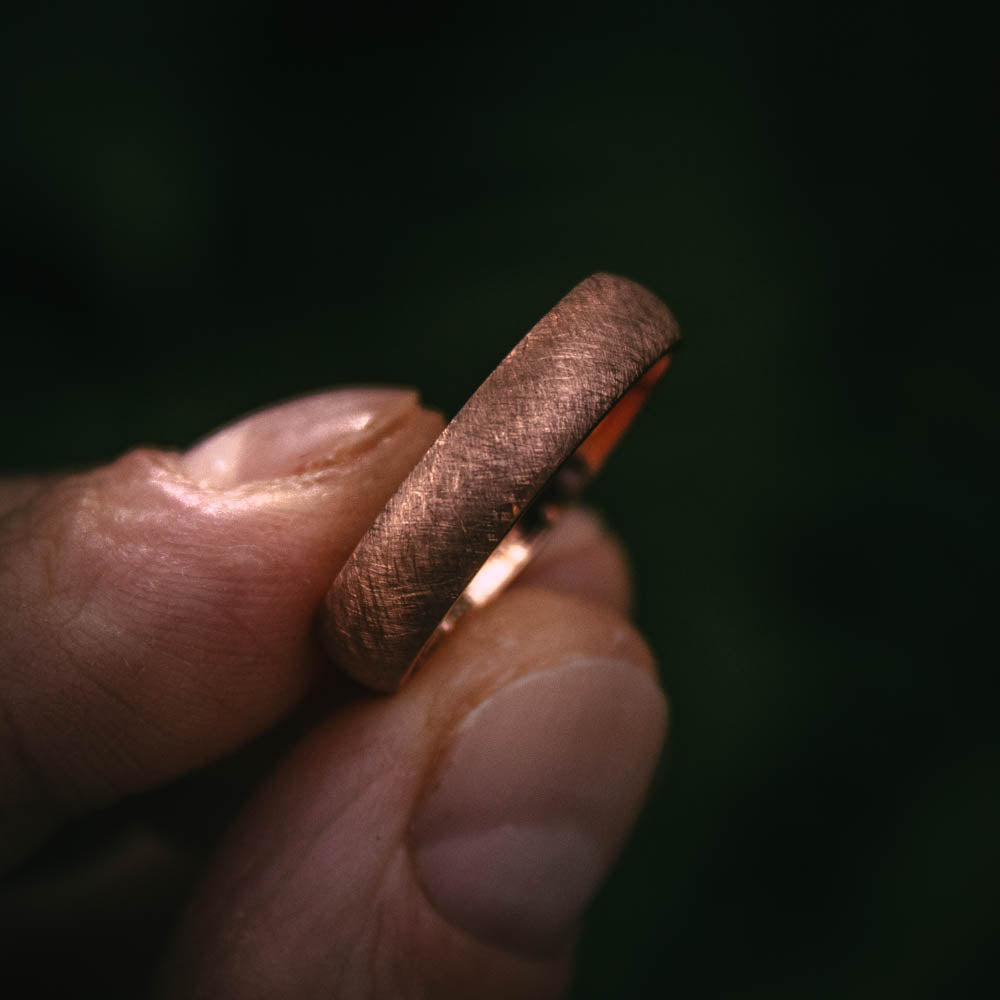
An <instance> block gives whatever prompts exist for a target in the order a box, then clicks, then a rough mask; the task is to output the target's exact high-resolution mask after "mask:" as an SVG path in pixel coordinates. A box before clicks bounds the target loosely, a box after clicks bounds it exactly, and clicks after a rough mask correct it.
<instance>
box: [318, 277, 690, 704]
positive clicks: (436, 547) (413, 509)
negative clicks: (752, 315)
mask: <svg viewBox="0 0 1000 1000" xmlns="http://www.w3.org/2000/svg"><path fill="white" fill-rule="evenodd" d="M677 338H678V331H677V324H676V322H675V320H674V318H673V316H672V315H671V313H670V310H669V309H667V307H666V306H665V305H664V304H663V303H662V302H660V300H659V299H657V298H656V296H654V295H653V294H652V293H651V292H649V291H647V290H646V289H644V288H642V287H641V286H639V285H636V284H635V283H634V282H631V281H628V280H626V279H624V278H620V277H616V276H614V275H607V274H596V275H593V276H592V277H590V278H587V279H586V280H585V281H583V282H581V283H580V284H579V285H577V286H576V287H575V288H574V289H573V290H572V291H571V292H570V293H569V294H568V295H567V296H566V297H565V298H564V299H562V300H561V301H560V302H559V303H558V304H557V305H556V306H555V308H553V309H552V310H551V311H550V312H549V313H547V314H546V315H545V316H544V317H543V318H542V319H541V320H540V321H539V322H538V323H537V324H536V325H535V327H534V328H533V329H532V330H531V331H530V332H529V333H528V334H527V335H526V336H525V337H524V338H523V339H522V340H521V342H520V343H519V344H518V345H517V346H516V347H515V348H514V349H513V350H512V351H511V352H510V354H508V355H507V357H506V358H504V360H503V361H502V362H501V363H500V365H499V366H498V367H497V368H496V369H495V370H494V371H493V373H492V374H491V375H490V376H489V378H487V380H486V381H485V382H484V383H483V384H482V386H480V388H479V389H478V390H477V391H476V392H475V394H474V395H473V396H472V398H471V399H469V401H468V402H467V403H466V404H465V406H463V407H462V409H461V410H460V411H459V412H458V414H457V415H456V416H455V418H454V419H453V420H452V421H451V423H450V424H449V425H448V426H447V427H446V428H445V429H444V431H442V433H441V435H440V436H439V437H438V439H437V440H436V441H435V442H434V444H433V445H432V446H431V447H430V448H429V449H428V451H427V453H426V454H425V455H424V457H423V458H422V459H421V460H420V462H419V463H418V464H417V465H416V467H415V468H414V469H413V471H412V472H411V473H410V475H409V476H408V477H407V478H406V480H405V481H404V482H403V484H402V485H401V486H400V488H399V489H398V490H397V492H396V493H395V495H394V496H393V497H392V499H390V501H389V503H388V504H387V505H386V507H385V508H384V510H383V511H382V512H381V514H379V516H378V518H377V519H376V520H375V522H374V524H373V525H372V526H371V528H370V529H369V530H368V532H367V533H366V534H365V536H364V537H363V538H362V540H361V542H360V543H359V544H358V546H357V548H356V549H355V550H354V552H353V553H352V555H351V557H350V558H349V559H348V561H347V563H346V564H345V566H344V568H343V570H342V571H341V572H340V574H339V575H338V577H337V579H336V580H335V581H334V584H333V587H332V588H331V590H330V593H329V596H328V599H327V605H328V610H329V616H328V619H327V626H326V635H325V638H326V642H327V646H328V648H329V651H330V652H331V654H332V655H333V657H334V658H335V660H336V662H337V663H338V664H339V665H340V666H341V667H343V668H344V669H345V670H346V671H348V672H349V673H350V674H352V675H353V676H354V677H356V678H357V679H358V680H360V681H362V682H364V683H365V684H368V685H370V686H372V687H375V688H378V689H380V690H385V691H392V690H395V689H396V688H397V687H398V686H399V683H400V681H401V680H402V678H403V677H404V676H405V674H406V671H407V670H408V668H409V666H410V664H411V663H412V662H413V660H414V658H415V657H416V655H417V653H418V652H419V651H420V649H421V647H422V646H423V644H424V642H425V641H426V640H427V638H428V637H429V636H430V634H431V633H432V632H433V631H434V629H435V628H436V626H437V625H438V623H439V622H440V621H441V619H442V618H443V617H444V616H445V614H446V613H447V611H448V609H449V608H450V607H451V606H452V604H453V603H454V602H455V600H456V599H457V598H458V596H459V595H460V594H461V592H462V591H463V590H464V588H465V586H466V584H467V583H468V582H469V580H471V579H472V577H473V576H474V575H475V573H476V571H477V570H478V569H479V567H480V566H482V564H483V562H484V561H485V560H486V558H487V557H488V556H489V555H490V553H491V552H492V551H493V550H494V549H495V548H496V546H497V544H498V542H499V541H500V540H501V539H502V538H503V536H504V535H506V534H507V532H508V531H509V530H510V528H511V526H512V525H513V524H514V522H515V521H516V519H517V517H518V516H519V515H520V514H521V513H522V512H523V511H524V509H525V508H526V507H527V506H529V505H530V503H531V502H532V500H533V499H534V498H535V496H536V495H537V494H538V492H539V490H540V489H541V488H542V487H543V486H544V485H545V483H546V482H547V481H548V480H549V479H550V478H551V477H552V476H553V475H554V473H555V472H556V471H557V470H558V468H559V467H560V466H561V465H562V464H563V463H564V462H565V461H566V459H567V458H568V457H569V456H570V455H571V454H572V453H573V452H574V451H575V450H576V448H577V447H578V446H579V445H580V443H581V442H582V441H583V440H584V439H585V438H586V437H587V435H588V434H589V433H590V432H591V431H592V430H593V428H594V427H595V426H596V424H597V423H598V422H599V421H600V420H601V418H602V417H604V416H605V415H606V414H607V412H608V411H609V410H610V409H611V408H612V407H613V406H614V405H615V403H617V402H618V400H619V399H621V397H622V396H623V395H625V393H626V392H627V391H628V390H629V389H630V388H631V386H632V385H633V384H634V383H635V382H636V381H637V380H638V379H639V378H640V377H641V376H642V375H643V373H644V372H646V371H647V370H648V369H649V368H650V366H651V365H652V364H654V363H655V362H656V361H657V360H658V359H659V358H661V357H662V356H663V354H664V353H665V352H666V351H667V350H669V348H670V347H671V345H672V344H673V343H674V342H675V341H676V340H677Z"/></svg>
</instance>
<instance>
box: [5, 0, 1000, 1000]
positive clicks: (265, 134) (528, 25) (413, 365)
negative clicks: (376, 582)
mask: <svg viewBox="0 0 1000 1000" xmlns="http://www.w3.org/2000/svg"><path fill="white" fill-rule="evenodd" d="M3 17H4V21H5V27H4V29H3V33H2V41H0V79H2V83H3V93H4V100H3V102H2V107H0V123H2V131H0V142H2V146H0V152H2V157H0V218H2V226H0V240H2V245H3V249H2V267H0V295H2V304H0V328H2V330H3V356H4V361H3V363H2V371H3V375H4V377H3V393H2V399H0V407H2V413H0V416H2V420H3V426H4V427H5V429H6V430H5V433H4V435H3V441H4V444H3V458H2V461H3V463H4V465H5V467H6V469H7V470H12V471H17V470H23V469H29V468H32V469H34V468H59V467H65V466H73V465H80V464H87V463H94V462H101V461H104V460H106V459H109V458H110V457H112V456H114V455H115V454H116V453H118V452H120V451H122V450H124V449H126V448H127V447H129V446H131V445H133V444H135V443H139V442H147V443H158V444H167V445H176V446H184V445H186V444H187V443H189V442H191V441H192V440H193V439H195V438H196V437H198V436H200V435H202V434H203V433H205V432H206V431H208V430H209V429H211V428H212V427H213V426H214V425H217V424H219V423H221V422H224V421H226V420H229V419H230V418H232V417H233V416H235V415H237V414H238V413H240V412H241V411H244V410H247V409H250V408H253V407H256V406H259V405H262V404H264V403H266V402H269V401H271V400H274V399H278V398H281V397H284V396H289V395H292V394H296V393H300V392H303V391H306V390H310V389H316V388H321V387H324V386H327V385H331V384H335V383H341V382H356V381H360V382H402V383H408V384H415V385H417V386H419V387H420V388H421V389H422V391H423V394H424V396H425V398H426V399H427V400H429V401H430V402H431V403H432V404H434V405H437V406H438V407H441V408H443V409H444V410H446V411H448V412H453V411H454V410H455V409H457V408H458V406H460V405H461V403H462V402H463V401H464V399H465V398H466V396H467V395H468V394H469V393H470V392H471V391H472V390H473V389H474V388H475V387H476V386H477V385H478V384H479V382H480V381H481V380H482V378H483V377H484V376H485V375H486V374H487V373H488V371H489V370H490V369H491V368H492V367H493V366H494V364H495V363H496V362H497V361H498V360H499V358H500V357H501V356H502V355H503V354H504V353H505V352H506V351H507V350H508V349H509V348H510V347H511V346H512V345H513V343H514V342H515V341H516V340H517V338H518V337H519V336H520V335H521V334H522V333H523V332H525V331H526V330H527V328H528V327H529V326H530V325H531V324H532V323H533V322H534V320H536V319H537V318H538V317H539V316H540V315H541V314H542V313H543V312H544V311H545V310H546V309H548V307H549V306H551V305H552V304H553V303H554V302H555V301H556V299H557V298H559V297H560V296H561V295H562V294H563V293H564V292H565V291H567V290H568V289H569V288H570V287H571V286H572V285H573V284H575V283H576V282H577V281H578V280H580V279H581V278H583V277H584V276H586V275H587V274H589V273H591V272H593V271H595V270H598V269H606V270H612V271H616V272H619V273H622V274H626V275H628V276H630V277H633V278H635V279H637V280H639V281H640V282H643V283H645V284H647V285H648V286H649V287H651V288H652V289H654V290H655V291H656V292H657V293H659V294H660V295H661V296H662V297H663V298H664V299H665V300H666V301H667V302H668V303H669V304H670V305H671V307H672V308H673V310H674V311H675V313H676V314H677V316H678V318H679V319H680V322H681V324H682V327H683V328H684V331H685V334H686V343H685V346H684V349H683V351H682V352H681V353H680V354H679V356H678V359H677V362H676V364H675V365H674V366H673V368H672V369H671V371H670V373H669V375H668V376H667V378H666V379H665V380H664V382H663V383H662V388H661V389H660V390H659V392H658V394H657V396H656V397H655V399H654V400H653V401H652V402H651V404H650V406H649V407H648V409H647V411H646V412H645V413H644V414H643V415H642V417H641V418H640V420H639V422H638V423H637V425H636V427H635V430H634V432H633V433H632V434H631V435H630V436H629V437H628V439H627V440H626V441H625V442H624V443H623V445H622V447H621V449H620V451H619V452H618V453H617V454H616V455H615V456H614V457H613V459H612V461H611V463H610V466H609V468H608V469H607V470H606V473H605V474H604V475H603V477H602V478H601V479H600V480H599V481H598V482H597V483H595V484H594V487H593V489H592V490H591V493H590V499H591V500H592V501H593V502H594V503H596V504H597V505H598V506H599V507H601V508H602V509H603V510H604V511H605V512H606V514H607V517H608V519H609V520H610V522H611V523H612V525H613V526H614V527H615V528H616V530H617V531H618V532H619V533H620V534H621V535H622V536H624V538H625V539H626V541H627V543H628V545H629V547H630V549H631V551H632V553H633V556H634V562H635V570H636V574H637V577H638V580H639V582H640V591H639V595H640V596H639V605H638V617H639V621H640V624H641V625H642V627H643V628H644V629H645V630H646V632H647V633H648V634H649V636H650V637H651V640H652V642H653V645H654V647H655V648H656V650H657V651H658V654H659V656H660V658H661V661H662V669H663V676H664V680H665V683H666V685H667V687H668V689H669V691H670V694H671V700H672V706H673V730H672V736H671V741H670V745H669V750H668V754H667V758H666V760H665V762H664V766H663V768H662V769H661V774H660V776H659V778H658V781H657V786H656V789H655V791H654V794H653V796H652V798H651V800H650V802H649V805H648V808H647V810H646V812H645V814H644V817H643V820H642V822H641V824H640V827H639V829H638V831H637V833H636V836H635V837H634V839H633V841H632V842H631V845H630V847H629V849H628V852H627V853H626V855H625V857H624V859H623V861H622V863H621V865H620V866H619V868H618V869H617V871H616V873H615V875H614V877H613V878H612V880H611V882H610V884H609V885H608V886H607V888H606V889H605V890H604V891H603V893H602V894H601V896H600V898H599V900H598V905H597V906H596V907H595V909H594V912H593V914H592V916H591V918H590V920H589V922H588V924H587V927H586V933H585V938H584V946H583V948H582V949H581V953H580V962H579V970H578V976H577V980H576V984H575V988H574V994H573V995H574V997H576V998H585V997H586V998H590V997H629V998H632V997H650V996H657V995H660V994H663V995H669V996H673V997H719V996H726V997H779V998H780V997H820V998H822V997H852V998H855V997H887V996H901V997H924V996H926V997H937V996H942V995H948V996H956V995H963V994H965V993H968V992H971V991H972V984H973V983H974V982H976V981H977V979H978V978H979V977H981V976H982V975H983V974H984V973H985V972H986V971H987V969H988V963H990V962H991V961H992V956H991V955H990V953H989V948H988V945H989V942H990V939H991V936H992V934H993V932H994V931H995V929H996V928H995V927H994V926H993V925H992V923H991V917H992V915H993V910H994V908H995V904H996V895H997V888H998V884H1000V877H998V876H1000V872H998V860H997V857H998V855H997V849H996V845H997V842H998V840H1000V816H998V806H997V778H998V774H1000V748H998V741H997V739H996V725H995V721H994V720H995V716H996V705H997V694H998V683H997V680H996V670H995V660H996V654H995V652H994V650H993V646H994V645H995V642H994V640H993V635H992V631H993V626H992V621H991V619H992V616H993V614H994V603H995V596H994V594H993V593H991V590H992V588H993V580H994V575H995V566H996V561H995V560H996V553H997V548H996V541H997V537H996V536H997V531H996V527H995V522H996V507H995V504H994V502H993V494H992V489H991V487H992V482H991V480H992V474H993V469H992V467H993V465H994V464H995V461H996V452H997V445H998V438H1000V420H998V406H997V401H996V400H997V397H996V394H995V385H994V371H995V368H996V364H997V361H998V341H997V329H996V311H995V307H994V295H993V291H994V284H995V281H996V271H995V267H994V262H993V259H992V249H993V244H994V241H995V239H996V232H997V228H996V222H997V218H996V212H995V204H994V197H993V192H992V188H993V185H994V178H995V175H996V166H997V155H996V154H997V139H996V135H997V132H996V120H995V116H994V114H993V108H994V103H993V102H994V95H995V70H994V63H995V52H994V48H995V46H994V39H993V35H992V34H991V33H990V32H988V31H987V30H986V27H985V25H984V24H982V23H977V22H976V21H974V20H970V19H969V18H968V16H967V12H965V11H963V9H962V8H961V7H960V6H959V5H957V4H951V5H941V6H939V7H936V8H934V9H933V11H932V10H931V9H929V8H928V9H927V10H926V11H924V10H921V9H920V8H917V7H915V6H914V5H912V4H910V5H907V4H903V3H891V4H890V3H884V2H875V3H871V4H867V5H863V6H859V7H857V8H847V7H845V6H842V5H824V6H822V7H821V6H817V5H813V4H802V3H792V2H788V3H758V4H754V5H747V6H746V8H745V10H744V11H743V12H742V13H733V12H724V11H722V10H720V9H718V8H717V7H715V6H714V5H707V4H695V3H687V4H647V5H641V4H639V5H628V4H619V5H613V6H608V5H604V6H597V5H592V4H589V3H586V2H582V3H578V4H576V5H574V6H573V7H572V8H566V9H558V10H557V9H555V8H552V7H545V8H541V9H540V8H539V7H536V6H535V5H531V4H516V3H515V4H508V5H505V6H501V7H494V6H492V5H465V4H459V3H451V4H447V3H446V4H422V5H420V4H414V5H411V4H407V3H402V2H389V0H376V2H369V3H367V4H365V5H363V6H358V7H356V8H342V7H340V6H339V5H335V4H327V3H320V2H309V0H292V2H286V3H283V4H280V5H277V4H275V5H272V4H264V3H257V2H246V0H244V2H242V3H239V4H236V3H217V4H191V3H183V2H177V0H174V2H170V3H158V4H136V3H135V2H132V0H129V2H124V0H122V2H118V0H93V2H91V3H88V4H78V3H49V4H45V5H40V4H34V3H33V4H26V3H25V4H8V5H7V6H6V7H5V13H4V15H3ZM122 945H123V942H121V941H119V943H118V947H121V950H122V952H123V953H126V954H127V953H128V948H127V947H123V946H122Z"/></svg>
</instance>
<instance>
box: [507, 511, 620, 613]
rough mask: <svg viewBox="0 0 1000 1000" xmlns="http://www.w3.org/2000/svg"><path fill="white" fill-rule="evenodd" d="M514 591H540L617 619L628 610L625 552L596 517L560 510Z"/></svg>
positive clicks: (583, 512)
mask: <svg viewBox="0 0 1000 1000" xmlns="http://www.w3.org/2000/svg"><path fill="white" fill-rule="evenodd" d="M514 586H515V587H544V588H546V589H548V590H553V591H556V592H558V593H562V594H570V595H573V596H576V597H581V598H584V599H586V600H588V601H593V602H594V603H596V604H601V605H603V606H605V607H608V608H611V609H612V610H613V611H616V612H618V613H619V614H622V615H628V614H629V613H630V611H631V607H632V589H633V588H632V571H631V567H630V565H629V560H628V556H627V554H626V552H625V549H624V548H623V546H622V544H621V543H620V542H619V541H618V539H617V538H615V536H614V535H612V534H611V532H610V531H609V530H608V527H607V525H606V524H605V523H604V521H603V520H602V519H601V518H600V516H599V515H598V514H597V513H596V512H594V511H592V510H588V509H586V508H582V507H574V508H571V509H570V510H568V511H566V513H565V514H564V515H563V516H562V517H561V518H560V520H559V522H558V523H557V524H556V525H555V526H554V527H553V528H552V530H551V531H550V532H549V534H548V535H547V536H546V537H545V538H544V539H543V540H542V542H541V543H540V545H539V549H538V552H537V553H536V554H535V557H534V558H533V559H532V560H531V562H530V563H528V565H527V566H526V567H525V569H524V570H523V571H522V572H521V574H520V576H518V577H517V579H516V580H515V582H514Z"/></svg>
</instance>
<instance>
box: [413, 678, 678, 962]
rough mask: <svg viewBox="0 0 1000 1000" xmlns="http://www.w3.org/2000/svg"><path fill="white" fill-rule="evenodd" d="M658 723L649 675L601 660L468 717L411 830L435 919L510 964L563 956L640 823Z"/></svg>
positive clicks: (660, 703) (659, 708)
mask: <svg viewBox="0 0 1000 1000" xmlns="http://www.w3.org/2000/svg"><path fill="white" fill-rule="evenodd" d="M665 715H666V703H665V700H664V697H663V694H662V693H661V691H660V688H659V686H658V685H657V684H656V682H655V681H654V680H653V678H652V677H651V676H650V674H649V672H648V671H647V670H644V669H642V668H639V667H637V666H636V665H635V664H632V663H626V662H620V661H617V660H606V659H578V660H574V661H571V662H569V663H566V664H564V665H562V666H560V667H557V668H554V669H551V670H546V671H544V672H541V673H536V674H531V675H528V676H526V677H522V678H521V679H519V680H517V681H514V682H513V683H511V684H509V685H508V686H507V687H506V688H503V689H502V690H501V691H500V692H499V693H498V694H496V695H494V696H492V697H491V698H489V699H488V700H487V701H485V702H483V703H482V704H480V705H479V706H478V707H477V708H475V709H473V710H472V712H471V713H470V714H469V715H468V716H467V717H466V719H465V720H464V722H463V723H462V724H461V725H460V727H459V729H458V731H457V732H456V735H455V739H454V742H453V743H452V745H451V747H450V749H449V751H448V752H447V754H446V756H445V759H444V763H443V765H442V766H441V769H440V771H439V772H438V773H437V775H436V776H435V777H432V779H431V781H430V783H429V785H428V787H429V789H430V791H429V792H428V793H427V794H426V796H425V798H424V800H423V802H422V803H421V804H420V806H419V807H418V810H417V814H416V817H415V819H414V822H413V824H412V827H411V841H410V843H411V849H412V854H413V860H414V866H415V868H416V871H417V875H418V878H419V879H420V881H421V883H422V885H423V888H424V892H425V893H426V895H427V898H428V900H429V901H430V903H431V904H432V905H433V906H434V908H435V909H436V910H437V911H438V912H439V913H440V914H441V915H442V916H443V917H445V918H446V919H447V920H449V921H451V922H452V923H453V924H455V925H456V926H458V927H461V928H463V929H464V930H466V931H468V932H469V933H471V934H474V935H476V936H478V937H479V938H480V939H482V940H484V941H487V942H489V943H491V944H494V945H499V946H501V947H504V948H508V949H510V950H513V951H517V952H521V953H524V954H528V955H532V956H541V955H546V954H551V953H553V952H555V951H556V950H558V949H559V948H560V947H561V946H562V945H564V944H565V943H566V942H567V941H568V939H569V937H570V935H571V933H572V931H573V929H574V927H575V925H576V923H577V922H578V920H579V918H580V916H581V914H582V913H583V910H584V909H585V907H586V905H587V903H588V902H589V900H590V898H591V896H592V895H593V894H594V892H595V891H596V889H597V887H598V886H599V885H600V883H601V880H602V879H603V877H604V875H605V873H606V872H607V870H608V868H609V867H610V865H611V863H612V862H613V860H614V858H615V857H616V855H617V853H618V850H619V848H620V846H621V843H622V841H623V839H624V837H625V834H626V833H627V831H628V829H629V827H630V826H631V824H632V822H633V820H634V819H635V816H636V813H637V812H638V809H639V806H640V804H641V802H642V798H643V796H644V794H645V790H646V787H647V784H648V782H649V779H650V777H651V775H652V771H653V768H654V766H655V763H656V758H657V756H658V753H659V750H660V746H661V742H662V738H663V728H664V720H665Z"/></svg>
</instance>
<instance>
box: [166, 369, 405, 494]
mask: <svg viewBox="0 0 1000 1000" xmlns="http://www.w3.org/2000/svg"><path fill="white" fill-rule="evenodd" d="M416 402H417V394H416V393H415V392H414V391H413V390H411V389H384V388H358V389H338V390H335V391H333V392H324V393H319V394H318V395H315V396H306V397H304V398H302V399H295V400H292V401H291V402H288V403H280V404H279V405H277V406H272V407H270V408H269V409H266V410H262V411H260V412H259V413H253V414H251V415H250V416H248V417H244V418H243V419H242V420H239V421H237V422H236V423H234V424H230V425H229V426H228V427H224V428H223V429H222V430H220V431H216V432H215V433H214V434H212V435H211V436H210V437H208V438H206V439H205V440H204V441H202V442H201V443H200V444H197V445H195V446H194V447H193V448H192V449H191V450H190V451H188V452H187V454H186V455H184V457H183V460H182V461H183V464H184V469H185V471H186V472H187V474H188V475H189V476H190V477H191V478H192V479H194V480H196V481H197V482H199V483H200V484H201V485H203V486H210V487H214V488H217V489H228V488H230V487H233V486H239V485H242V484H243V483H249V482H255V481H257V480H260V479H272V478H274V477H276V476H290V475H295V474H297V473H302V472H308V471H311V470H313V469H319V468H322V467H323V466H326V465H331V464H334V463H335V462H338V461H340V460H342V459H344V458H346V457H348V456H349V455H350V454H352V453H354V452H355V451H357V450H359V449H361V448H364V447H366V446H368V445H370V444H372V443H374V441H375V440H377V439H378V438H379V437H381V436H382V435H383V434H384V433H385V432H386V431H387V430H388V429H389V428H390V427H392V426H393V425H394V424H395V423H396V422H397V421H398V420H399V419H400V417H401V416H402V415H403V414H404V413H406V412H407V411H408V410H409V409H411V408H412V407H413V406H414V405H415V404H416Z"/></svg>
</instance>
